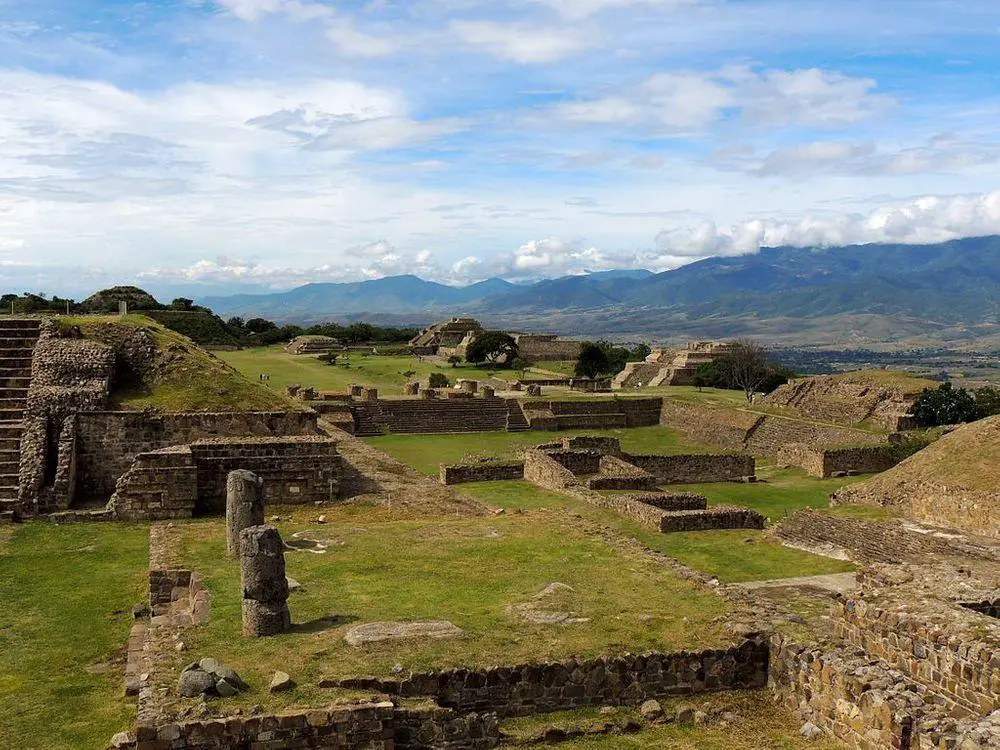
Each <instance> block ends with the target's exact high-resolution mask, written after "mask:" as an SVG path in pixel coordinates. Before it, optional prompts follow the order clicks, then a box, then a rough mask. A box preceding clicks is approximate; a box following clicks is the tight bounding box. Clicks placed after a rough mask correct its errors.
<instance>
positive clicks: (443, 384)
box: [427, 372, 448, 388]
mask: <svg viewBox="0 0 1000 750" xmlns="http://www.w3.org/2000/svg"><path fill="white" fill-rule="evenodd" d="M427 385H428V387H430V388H447V387H448V376H447V375H445V374H444V373H443V372H432V373H431V374H430V376H429V377H428V378H427Z"/></svg>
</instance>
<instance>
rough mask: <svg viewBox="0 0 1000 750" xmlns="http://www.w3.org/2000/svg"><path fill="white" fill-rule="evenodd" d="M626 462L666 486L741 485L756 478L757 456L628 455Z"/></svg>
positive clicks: (625, 457) (625, 456)
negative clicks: (750, 478) (716, 483)
mask: <svg viewBox="0 0 1000 750" xmlns="http://www.w3.org/2000/svg"><path fill="white" fill-rule="evenodd" d="M622 458H624V459H625V460H626V461H628V462H629V463H631V464H635V465H636V466H638V467H639V468H641V469H645V470H646V471H648V472H649V473H650V474H652V475H653V476H655V477H656V478H657V480H659V481H660V482H661V483H664V484H701V483H705V482H739V481H742V480H744V479H746V478H747V477H752V476H755V475H756V464H755V462H754V458H753V456H747V455H705V456H701V455H683V456H639V455H634V454H626V455H624V456H622Z"/></svg>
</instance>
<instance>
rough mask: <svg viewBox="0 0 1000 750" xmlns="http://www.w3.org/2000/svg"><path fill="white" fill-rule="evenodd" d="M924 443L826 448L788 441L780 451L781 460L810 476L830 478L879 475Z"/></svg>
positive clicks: (779, 461) (783, 463)
mask: <svg viewBox="0 0 1000 750" xmlns="http://www.w3.org/2000/svg"><path fill="white" fill-rule="evenodd" d="M920 447H921V446H919V445H916V444H914V445H912V446H902V445H895V444H889V443H883V444H880V445H864V446H844V447H831V448H824V447H822V446H812V445H806V444H804V443H788V444H787V445H783V446H781V448H780V449H779V450H778V463H779V464H780V465H782V466H799V467H801V468H803V469H805V471H806V473H807V474H809V475H810V476H814V477H820V478H824V479H825V478H827V477H831V476H834V475H835V474H838V473H845V474H877V473H879V472H881V471H886V470H888V469H891V468H892V467H893V466H895V465H896V464H898V463H899V462H900V461H902V460H903V459H904V458H907V457H908V456H910V455H912V454H913V453H915V452H916V451H917V450H918V449H919V448H920Z"/></svg>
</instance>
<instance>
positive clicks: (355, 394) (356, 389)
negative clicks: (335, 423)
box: [347, 385, 365, 398]
mask: <svg viewBox="0 0 1000 750" xmlns="http://www.w3.org/2000/svg"><path fill="white" fill-rule="evenodd" d="M347 392H348V393H350V394H351V398H361V396H362V395H363V394H364V392H365V389H364V388H363V387H362V386H360V385H352V386H351V387H350V388H349V389H348V391H347Z"/></svg>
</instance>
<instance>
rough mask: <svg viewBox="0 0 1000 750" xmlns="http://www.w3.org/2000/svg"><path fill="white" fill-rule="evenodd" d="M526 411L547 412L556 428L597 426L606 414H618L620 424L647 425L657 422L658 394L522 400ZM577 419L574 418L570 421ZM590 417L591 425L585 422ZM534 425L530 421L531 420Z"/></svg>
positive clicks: (614, 415) (659, 401) (604, 418)
mask: <svg viewBox="0 0 1000 750" xmlns="http://www.w3.org/2000/svg"><path fill="white" fill-rule="evenodd" d="M523 406H524V409H525V410H526V411H534V412H550V413H551V414H552V415H553V417H554V418H555V419H556V422H557V424H558V425H559V427H560V428H562V429H566V428H568V427H576V426H579V427H581V428H586V427H588V426H594V427H599V426H603V425H605V424H606V422H607V420H608V419H609V418H616V419H617V418H620V425H618V426H621V427H649V426H652V425H656V424H659V423H660V412H661V409H662V406H663V399H662V398H608V399H604V398H592V399H586V400H583V401H536V400H530V401H526V402H524V404H523ZM574 420H578V421H574ZM587 420H593V421H594V424H593V425H588V424H585V423H584V422H586V421H587ZM532 426H534V422H532Z"/></svg>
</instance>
